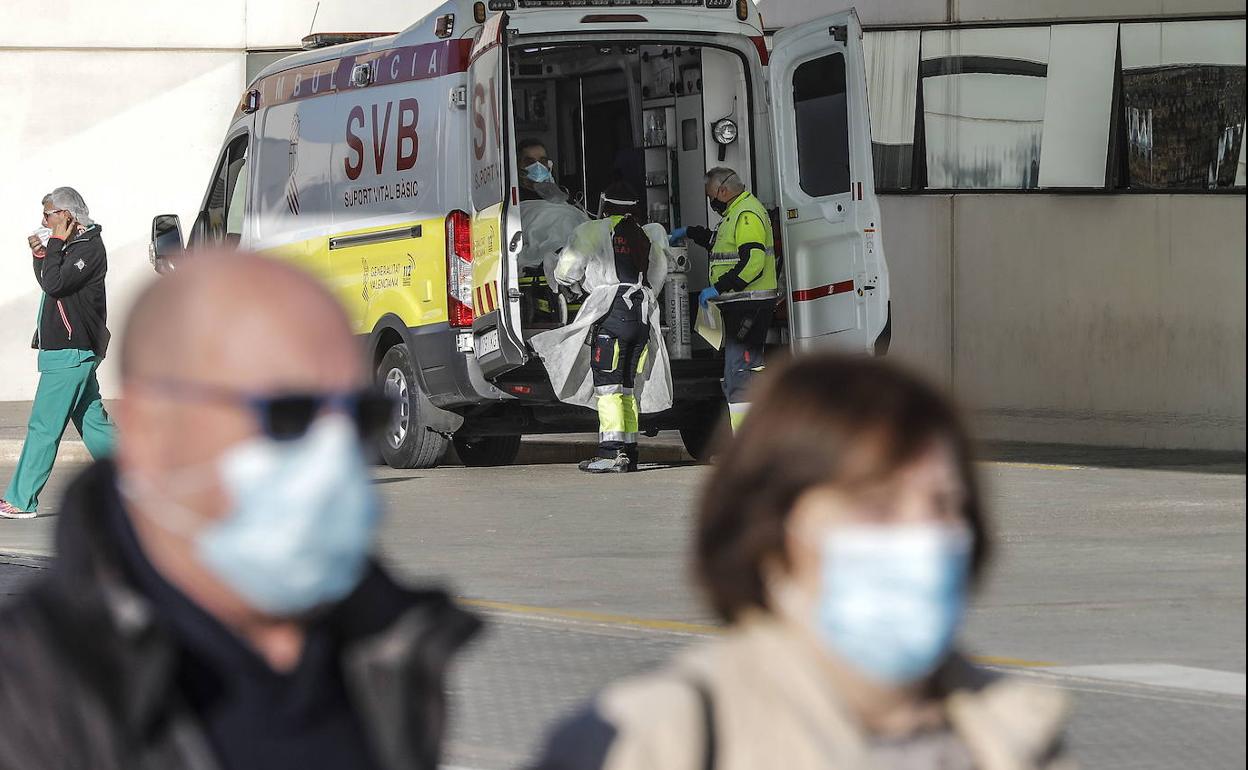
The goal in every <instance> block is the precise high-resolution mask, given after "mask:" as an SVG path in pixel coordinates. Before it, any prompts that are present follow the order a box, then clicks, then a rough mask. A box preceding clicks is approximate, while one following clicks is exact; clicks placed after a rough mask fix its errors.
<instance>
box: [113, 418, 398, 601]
mask: <svg viewBox="0 0 1248 770" xmlns="http://www.w3.org/2000/svg"><path fill="white" fill-rule="evenodd" d="M215 471H216V472H215V476H216V477H217V479H218V480H219V482H220V484H221V486H222V488H223V489H224V491H225V493H226V494H227V496H228V497H229V499H230V501H231V502H230V508H229V511H228V512H227V514H226V515H225V517H224V518H221V519H219V520H213V521H209V522H206V523H205V522H203V521H202V520H201V519H200V517H199V516H198V515H197V514H195V513H193V512H191V511H189V510H188V509H186V508H185V507H184V506H182V505H181V504H179V503H177V502H175V501H174V500H172V499H170V497H169V496H168V495H166V494H164V493H155V494H154V493H153V490H152V487H151V485H150V484H145V483H137V484H136V483H134V482H137V481H138V480H136V479H129V480H128V481H130V482H131V483H130V484H128V485H127V486H128V488H129V491H128V492H127V494H128V496H130V497H132V498H133V497H138V498H139V499H142V500H144V501H145V502H146V503H147V504H148V505H149V506H150V507H151V508H152V509H153V514H154V518H157V523H160V524H162V525H164V526H166V527H168V528H170V529H173V530H175V531H178V532H180V533H183V534H187V535H188V536H190V537H191V538H192V539H193V541H194V544H195V551H196V554H197V556H198V557H199V559H200V561H201V562H202V563H203V565H204V566H205V567H207V568H208V569H209V570H210V571H211V572H212V573H213V574H214V575H215V576H216V578H217V579H218V580H220V581H221V582H222V583H224V584H225V585H227V586H229V587H230V588H231V589H233V590H234V592H235V593H237V594H238V595H239V596H240V597H241V598H242V599H243V600H244V601H246V602H247V604H249V605H250V606H252V607H253V608H255V609H257V610H260V611H261V612H263V613H265V614H267V615H271V616H273V617H290V616H296V615H300V614H302V613H305V612H307V611H308V610H311V609H313V608H315V607H318V606H321V605H325V604H330V603H333V602H335V601H338V600H339V599H342V598H343V597H345V596H346V595H347V594H348V593H350V592H351V590H352V589H353V588H355V586H356V585H357V584H358V583H359V581H360V579H361V577H362V576H363V574H364V571H365V569H366V568H367V564H368V555H369V553H370V551H371V548H372V543H373V537H374V535H375V533H376V529H377V524H378V520H379V511H380V508H379V506H378V504H377V500H376V497H375V495H374V492H373V489H372V485H371V482H370V478H369V474H368V468H367V466H366V465H365V462H364V458H363V455H362V454H361V451H360V443H359V439H358V433H357V431H356V429H355V427H354V425H353V424H352V423H351V421H350V420H348V419H347V418H346V417H343V416H341V415H329V416H325V417H321V418H318V419H317V420H316V422H314V423H313V424H312V426H311V427H310V428H309V430H308V433H307V434H306V435H304V436H303V437H301V438H299V439H295V440H292V441H274V440H272V439H268V438H253V439H250V440H248V441H246V442H244V443H242V444H239V445H237V446H235V447H232V448H231V449H229V450H228V451H226V453H225V454H224V455H222V457H221V458H220V459H219V460H218V462H217V464H216V468H215ZM191 473H194V470H192V471H191ZM162 486H166V485H162ZM126 489H127V487H126V486H123V491H126ZM136 492H137V495H136Z"/></svg>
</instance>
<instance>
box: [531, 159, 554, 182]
mask: <svg viewBox="0 0 1248 770" xmlns="http://www.w3.org/2000/svg"><path fill="white" fill-rule="evenodd" d="M524 173H525V175H526V176H527V177H528V178H529V181H530V182H532V183H534V184H541V183H542V182H551V181H554V178H555V177H554V175H553V174H551V173H550V169H549V168H547V167H546V164H545V163H541V162H537V161H534V162H533V163H531V164H529V165H527V166H525V167H524Z"/></svg>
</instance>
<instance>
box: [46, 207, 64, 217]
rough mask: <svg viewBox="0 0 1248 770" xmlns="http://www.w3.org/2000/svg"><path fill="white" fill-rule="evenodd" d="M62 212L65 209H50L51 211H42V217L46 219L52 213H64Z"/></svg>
mask: <svg viewBox="0 0 1248 770" xmlns="http://www.w3.org/2000/svg"><path fill="white" fill-rule="evenodd" d="M64 212H65V209H52V210H51V211H45V212H43V218H44V219H47V218H48V217H50V216H52V215H53V214H62V213H64Z"/></svg>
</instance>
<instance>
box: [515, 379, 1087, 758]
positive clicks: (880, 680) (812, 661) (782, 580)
mask: <svg viewBox="0 0 1248 770" xmlns="http://www.w3.org/2000/svg"><path fill="white" fill-rule="evenodd" d="M755 395H756V401H755V406H754V411H753V412H752V413H751V415H750V416H749V418H747V419H746V420H745V422H744V423H743V425H742V427H741V430H740V432H739V433H738V434H737V436H736V439H735V440H734V441H733V442H731V444H730V445H729V446H727V447H725V448H724V450H723V451H722V453H721V454H720V455H719V456H718V457H719V460H718V463H717V464H716V467H715V470H714V473H713V474H712V475H711V477H710V478H709V479H708V481H707V484H706V487H705V488H704V490H703V494H702V501H701V505H700V511H699V517H698V522H697V525H696V532H695V534H694V559H695V572H696V574H697V575H698V577H699V579H700V582H701V583H702V585H703V587H704V589H705V591H706V593H707V596H708V598H709V600H710V604H711V605H712V607H713V608H714V610H715V611H716V613H717V614H718V615H719V616H720V617H721V618H722V619H723V620H724V621H725V622H726V623H727V624H728V628H727V630H726V632H725V633H724V634H723V635H721V636H720V637H719V638H716V639H714V640H711V641H708V642H705V643H703V644H701V645H700V646H697V647H694V648H692V649H690V650H689V651H688V652H685V653H682V654H680V655H679V656H678V657H677V658H676V660H675V661H674V662H672V663H671V664H669V666H668V668H667V670H665V671H660V672H658V673H656V674H650V675H646V676H643V677H640V678H638V679H635V680H632V681H629V682H625V683H623V684H619V685H616V686H614V687H612V688H609V689H608V690H607V691H606V692H605V693H604V694H603V695H601V696H599V697H598V699H597V700H596V702H595V703H594V704H593V705H592V707H591V708H590V709H588V710H587V711H585V712H583V713H582V714H580V715H579V716H578V717H575V718H574V719H573V720H572V721H570V722H568V723H567V724H566V726H564V727H563V728H561V729H560V730H559V731H557V732H556V733H555V734H554V736H553V738H552V740H551V742H550V744H549V747H548V749H547V752H546V755H545V758H544V759H543V760H542V761H541V762H539V763H538V765H537V767H538V768H540V769H541V770H555V769H556V768H557V769H558V770H701V769H702V768H711V767H713V768H718V770H752V769H753V768H785V770H898V769H899V768H905V770H1036V769H1038V768H1047V769H1049V770H1054V769H1055V768H1068V767H1070V764H1069V759H1068V758H1066V757H1065V756H1064V754H1063V751H1062V733H1063V725H1064V721H1065V710H1066V703H1065V696H1064V695H1063V694H1062V692H1061V691H1060V690H1058V689H1056V688H1053V687H1051V686H1048V685H1045V684H1031V683H1029V682H1026V681H1023V680H1019V679H1014V678H1012V677H1008V676H1003V675H1001V674H998V673H994V672H990V671H985V670H982V669H979V668H977V667H976V666H975V665H974V664H972V663H971V662H970V661H969V660H968V659H967V658H966V657H965V656H963V655H962V654H961V653H960V652H959V651H958V647H957V644H956V638H957V635H958V629H959V627H960V626H961V624H962V621H963V618H964V616H965V613H966V607H967V603H968V601H969V598H970V594H971V591H972V588H973V587H974V586H975V584H976V583H977V582H978V581H979V580H980V577H981V574H982V571H983V567H984V562H985V558H986V556H987V552H988V539H987V538H988V535H987V532H986V527H985V521H984V519H985V512H984V511H983V509H982V507H981V506H982V502H981V497H980V495H979V491H978V488H977V486H976V482H975V478H974V469H973V467H972V460H971V457H970V447H969V443H968V439H967V436H966V433H965V431H964V430H963V428H962V425H961V423H960V420H959V419H958V417H957V416H956V414H955V413H954V411H953V409H952V407H951V406H950V405H949V404H948V403H947V402H946V401H945V399H944V398H943V397H942V396H940V395H939V394H938V393H937V392H935V391H934V390H933V389H932V388H931V387H929V386H928V385H927V384H925V383H923V382H921V381H918V380H916V379H915V378H913V377H912V376H910V375H908V374H905V373H903V372H900V371H898V370H897V369H895V368H893V367H892V366H890V365H888V364H886V363H884V362H883V361H878V360H870V359H860V358H840V357H834V356H817V357H811V358H802V359H798V360H797V361H796V362H795V363H792V364H790V365H788V366H786V367H784V368H783V370H782V371H779V372H775V373H771V374H769V379H764V380H763V381H762V387H761V389H760V390H759V391H758V392H757V393H756V394H755Z"/></svg>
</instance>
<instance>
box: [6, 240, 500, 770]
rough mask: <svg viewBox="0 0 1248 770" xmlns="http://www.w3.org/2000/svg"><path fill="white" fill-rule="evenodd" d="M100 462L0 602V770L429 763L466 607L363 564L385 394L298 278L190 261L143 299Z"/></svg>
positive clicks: (330, 311) (307, 281)
mask: <svg viewBox="0 0 1248 770" xmlns="http://www.w3.org/2000/svg"><path fill="white" fill-rule="evenodd" d="M121 355H122V364H121V368H122V387H123V394H122V398H121V400H120V402H119V403H120V406H119V408H118V409H117V417H118V424H119V436H118V447H117V455H116V457H117V459H116V463H115V464H114V463H112V462H109V461H106V462H101V463H97V464H96V465H94V466H92V467H91V468H89V469H88V470H87V471H86V472H85V473H83V474H82V475H81V476H80V477H79V478H78V479H77V480H76V481H75V482H74V484H73V485H72V486H71V488H70V489H69V491H68V493H67V495H66V498H65V500H64V503H63V505H62V507H61V509H60V520H59V521H58V522H57V525H58V526H57V543H56V551H57V554H58V555H57V562H56V564H55V566H54V568H53V569H51V570H49V571H48V572H49V574H48V577H47V578H46V579H45V580H44V581H43V582H41V583H39V584H38V585H37V586H36V587H34V588H33V589H31V590H29V591H28V592H27V593H25V594H24V595H22V596H20V597H18V598H17V599H16V601H13V602H11V603H9V604H8V605H7V606H6V607H5V609H4V610H3V611H2V612H0V649H3V651H4V654H3V655H2V656H0V692H3V693H4V698H2V699H0V722H2V723H3V724H4V729H3V730H0V768H4V769H5V770H7V769H8V768H19V767H20V768H34V767H91V768H98V769H99V770H126V769H128V768H139V767H152V768H155V767H159V768H165V769H166V770H178V769H179V768H218V769H219V770H242V769H243V768H266V769H270V768H291V769H292V770H293V769H294V768H301V769H302V768H326V769H327V770H328V769H329V768H333V769H334V770H365V769H367V770H398V768H424V769H425V770H434V768H435V767H436V766H437V763H438V747H439V744H440V741H441V738H442V731H443V726H444V723H445V719H446V713H445V704H444V698H443V686H442V681H443V679H442V676H443V671H444V668H445V666H446V664H447V659H448V658H449V657H450V656H451V655H452V654H453V652H454V651H455V649H456V648H457V647H459V646H460V645H461V644H462V643H463V642H464V641H465V640H466V639H467V638H468V637H469V636H470V635H471V634H472V633H473V631H474V630H475V628H476V623H477V621H476V620H475V619H474V618H472V617H471V616H469V615H467V614H466V613H464V612H462V611H461V610H459V609H457V608H456V607H455V606H454V605H453V604H452V603H451V602H450V600H449V599H448V598H447V597H446V596H445V595H443V594H441V593H437V592H423V593H414V592H410V591H408V590H406V589H403V588H400V587H399V586H398V585H396V584H395V583H393V582H391V580H390V579H389V578H388V577H387V576H386V574H385V573H384V572H382V571H381V569H380V568H379V567H378V566H377V565H376V563H375V562H374V561H373V559H372V557H371V555H370V554H371V553H372V548H373V540H374V535H375V533H376V529H377V524H378V517H379V515H380V511H379V508H378V501H377V499H376V497H375V494H374V491H373V487H372V484H371V480H370V477H369V474H368V468H367V464H366V460H365V456H364V451H363V444H362V443H361V442H362V440H364V439H365V438H367V437H368V436H370V435H375V432H376V431H377V430H378V429H379V428H380V427H381V426H383V425H384V424H385V422H386V421H387V420H388V419H389V417H390V414H391V405H390V404H389V402H388V401H386V400H385V399H384V398H383V397H381V396H379V395H377V394H376V392H375V391H373V390H372V389H371V388H369V387H366V386H367V384H368V383H369V381H370V377H369V376H368V373H367V370H366V368H365V367H364V366H363V363H362V361H361V360H360V355H359V349H358V344H357V342H356V340H355V339H354V338H353V336H352V335H351V333H350V330H349V328H348V325H347V322H346V319H345V318H344V316H343V313H342V310H341V309H340V307H339V306H338V303H337V302H336V301H334V299H333V298H332V297H331V296H329V295H328V294H327V293H326V292H325V290H324V289H322V288H320V287H319V286H318V285H317V284H316V283H315V282H314V281H313V280H312V279H311V278H310V277H308V276H305V275H303V274H302V273H299V272H297V271H295V270H294V269H292V268H290V267H287V266H285V265H282V264H279V263H277V262H273V261H269V260H264V259H260V258H258V257H254V256H249V255H241V254H229V253H221V254H203V255H200V256H198V257H196V258H195V259H193V260H188V263H187V265H186V266H185V267H182V268H180V269H179V270H178V271H177V272H176V273H174V274H172V275H170V276H168V277H165V278H162V279H160V280H159V281H158V282H157V283H156V284H154V285H153V286H152V287H150V288H149V289H148V290H147V291H146V292H145V293H144V294H143V295H142V296H141V297H140V299H139V300H138V302H137V303H136V305H135V306H134V309H133V311H132V313H131V316H130V318H129V321H128V325H127V330H126V334H125V339H124V340H123V343H122V354H121Z"/></svg>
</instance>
